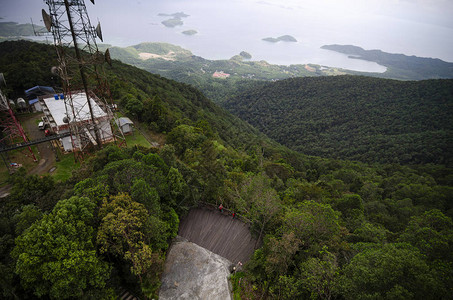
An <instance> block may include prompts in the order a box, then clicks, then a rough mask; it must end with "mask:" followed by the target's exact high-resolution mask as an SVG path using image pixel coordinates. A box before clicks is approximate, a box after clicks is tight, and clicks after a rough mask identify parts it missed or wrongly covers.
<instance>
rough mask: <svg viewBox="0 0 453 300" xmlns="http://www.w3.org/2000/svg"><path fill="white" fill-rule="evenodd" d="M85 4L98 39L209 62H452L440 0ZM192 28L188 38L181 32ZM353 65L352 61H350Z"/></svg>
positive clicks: (30, 7) (37, 19)
mask: <svg viewBox="0 0 453 300" xmlns="http://www.w3.org/2000/svg"><path fill="white" fill-rule="evenodd" d="M95 2H96V5H92V3H91V2H90V1H86V6H87V9H88V12H89V15H90V19H91V22H92V24H93V25H95V24H96V23H97V21H98V20H99V21H100V22H101V25H102V29H103V36H104V43H108V44H112V45H115V46H122V47H124V46H130V45H134V44H137V43H140V42H168V43H172V44H176V45H179V46H181V47H183V48H186V49H188V50H191V51H192V52H193V53H194V54H195V55H199V56H202V57H204V58H208V59H228V58H230V57H231V56H233V55H236V54H238V53H239V52H240V51H247V52H249V53H251V54H252V56H253V59H254V60H261V59H263V60H267V61H269V62H271V63H280V64H296V63H317V64H324V65H332V64H334V65H333V66H335V64H337V66H339V67H342V66H343V65H346V66H353V67H354V65H353V64H358V65H357V67H356V69H361V68H365V69H367V70H368V69H369V70H371V71H378V69H379V67H380V66H377V64H375V65H373V63H371V62H363V61H359V62H353V61H354V60H351V59H348V58H347V57H345V56H344V55H341V54H337V53H334V52H331V51H327V50H322V49H319V47H321V46H322V45H325V44H343V45H346V44H351V45H356V46H359V47H362V48H364V49H367V50H369V49H380V50H382V51H385V52H389V53H403V54H406V55H416V56H419V57H432V58H439V59H442V60H444V61H448V62H453V51H452V50H453V39H452V38H451V37H452V36H453V20H452V19H453V18H451V16H452V15H453V3H451V2H450V1H446V0H404V1H399V0H381V1H377V0H367V1H357V0H341V1H334V0H323V1H315V0H305V1H295V0H286V1H281V0H262V1H259V0H241V1H239V0H229V1H221V0H193V1H186V0H155V1H152V2H148V1H131V2H129V3H127V4H124V1H120V0H111V1H107V0H96V1H95ZM0 3H1V4H2V8H3V9H2V12H1V13H0V17H2V20H0V21H15V22H19V23H29V22H30V18H33V22H34V23H35V24H38V25H42V21H41V9H43V8H44V9H46V10H48V7H47V5H46V4H45V2H44V1H32V0H14V1H13V0H0ZM176 12H184V13H186V14H187V15H189V16H188V17H187V18H184V19H182V20H183V22H184V24H183V25H182V26H177V27H174V28H167V27H165V26H164V25H162V23H161V22H162V21H163V20H165V17H162V16H158V14H159V13H167V14H172V13H176ZM188 29H194V30H197V31H198V33H197V34H196V35H194V36H186V35H184V34H182V33H181V32H182V31H184V30H188ZM286 34H288V35H292V36H294V37H295V38H296V39H297V41H298V42H297V43H283V42H280V43H278V44H271V43H268V42H263V41H262V40H261V39H262V38H265V37H277V36H281V35H286ZM351 64H352V65H351Z"/></svg>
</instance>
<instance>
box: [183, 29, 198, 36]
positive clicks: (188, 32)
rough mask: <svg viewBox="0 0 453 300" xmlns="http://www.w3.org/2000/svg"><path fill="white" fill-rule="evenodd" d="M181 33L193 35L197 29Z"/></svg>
mask: <svg viewBox="0 0 453 300" xmlns="http://www.w3.org/2000/svg"><path fill="white" fill-rule="evenodd" d="M182 33H183V34H185V35H195V34H197V33H198V31H196V30H193V29H190V30H186V31H183V32H182Z"/></svg>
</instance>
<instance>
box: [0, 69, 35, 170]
mask: <svg viewBox="0 0 453 300" xmlns="http://www.w3.org/2000/svg"><path fill="white" fill-rule="evenodd" d="M4 86H6V82H5V78H4V77H3V73H0V130H1V132H0V147H6V146H9V145H12V144H14V143H20V142H27V141H28V139H27V136H26V135H25V132H24V130H23V129H22V126H21V125H20V123H19V122H18V121H17V119H16V117H15V116H14V112H13V110H12V109H11V105H10V103H9V101H8V99H6V96H5V95H4V94H3V92H2V90H1V89H2V88H3V87H4ZM28 151H29V152H30V153H29V154H27V153H26V152H24V154H25V155H26V156H29V157H31V158H33V160H34V161H35V162H36V161H37V159H36V157H35V154H34V153H33V151H32V150H31V147H30V146H28ZM3 155H4V154H3V153H2V159H3V161H4V162H5V164H6V166H7V168H8V169H10V166H9V165H8V162H7V161H8V159H6V158H5V157H4V156H3Z"/></svg>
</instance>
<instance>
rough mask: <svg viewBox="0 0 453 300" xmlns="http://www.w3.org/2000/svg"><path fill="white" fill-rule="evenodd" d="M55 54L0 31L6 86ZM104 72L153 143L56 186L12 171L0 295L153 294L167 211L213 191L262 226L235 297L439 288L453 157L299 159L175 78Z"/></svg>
mask: <svg viewBox="0 0 453 300" xmlns="http://www.w3.org/2000/svg"><path fill="white" fill-rule="evenodd" d="M5 50H7V51H5ZM52 53H53V51H52V48H51V47H49V46H44V45H39V44H34V43H22V42H20V43H7V44H3V43H0V70H2V71H3V72H5V73H6V74H7V76H6V78H7V81H8V87H9V91H8V92H9V93H16V95H20V89H21V88H22V87H24V86H27V85H28V84H30V82H33V76H32V75H30V74H33V72H34V71H35V70H36V80H37V81H40V82H43V83H47V84H52V79H51V78H50V77H49V73H50V66H51V64H52V63H53V60H54V59H55V56H54V54H52ZM46 56H47V59H42V60H41V59H39V57H46ZM5 57H6V58H5ZM17 69H23V70H22V71H23V73H22V74H23V76H22V77H20V76H17V75H14V74H15V72H16V71H17ZM38 70H43V71H42V73H40V72H38ZM46 70H49V71H46ZM47 72H49V73H47ZM107 72H108V76H109V78H110V82H111V85H112V91H113V94H114V98H115V100H116V101H117V103H118V104H119V106H120V107H121V108H122V109H124V111H125V112H126V113H127V114H129V116H131V117H132V118H134V119H140V120H141V121H142V122H143V124H146V125H147V126H149V128H150V129H152V130H155V131H157V132H160V133H161V134H163V135H165V136H166V143H165V145H162V147H160V148H151V149H148V148H138V147H130V148H118V147H116V146H114V145H112V146H109V147H105V148H104V149H103V150H101V151H98V152H97V153H93V154H92V155H91V156H90V157H89V158H88V159H86V160H85V162H84V163H83V164H82V166H81V167H80V168H79V169H77V170H74V172H73V175H72V177H71V178H70V179H69V180H67V181H65V182H57V181H55V179H54V178H53V177H50V176H48V175H43V176H36V175H35V176H25V170H23V169H21V170H20V171H19V172H18V173H16V174H15V175H14V176H11V177H10V179H9V182H10V183H11V185H12V186H13V187H12V190H11V194H10V195H9V196H8V197H6V198H2V200H1V201H0V224H1V226H0V239H1V243H0V244H1V247H0V252H1V255H0V273H1V274H3V275H4V276H2V278H1V280H0V288H1V293H2V297H4V298H6V299H32V298H36V297H37V296H38V297H42V298H45V299H47V298H50V299H67V298H80V299H112V298H117V297H118V296H119V293H120V292H121V290H122V289H123V288H125V289H127V290H128V291H130V292H132V293H133V294H135V295H138V296H140V297H141V298H143V299H144V298H147V297H148V298H156V296H157V293H158V289H159V287H160V274H161V272H162V268H163V264H164V261H165V253H166V250H167V249H168V246H169V244H170V242H171V238H173V237H174V236H175V234H176V232H177V229H178V224H179V220H180V218H181V217H183V216H184V215H185V214H186V213H187V211H188V209H190V207H193V206H195V205H197V203H199V202H200V201H203V202H210V203H213V204H219V203H222V204H223V206H224V207H226V208H229V209H231V210H234V211H235V212H237V213H238V215H239V216H240V217H244V218H245V219H248V220H250V226H251V229H252V231H253V234H254V235H256V236H257V237H258V236H259V235H260V234H262V235H263V236H264V239H263V244H262V246H261V247H260V248H258V249H257V250H256V251H255V253H254V256H253V258H252V259H251V260H250V261H249V262H248V263H247V264H246V265H245V266H244V268H243V269H242V270H241V271H240V272H237V273H236V274H235V275H234V276H233V277H232V278H231V280H232V284H233V290H234V293H235V297H239V298H241V299H365V298H367V299H371V298H377V299H395V298H399V299H448V298H450V297H451V292H452V290H453V275H452V273H451V270H452V266H453V257H452V254H453V223H452V219H451V217H452V215H453V203H452V199H453V187H452V186H453V182H452V176H451V174H452V170H451V169H447V168H445V167H444V166H441V165H433V164H427V165H421V164H419V165H413V166H401V165H399V164H373V165H367V164H364V163H360V162H351V161H342V160H335V159H327V158H320V157H309V156H306V155H303V154H300V153H296V152H294V151H291V150H288V149H287V148H285V147H283V146H279V145H278V144H276V143H274V142H271V141H269V140H267V139H266V138H265V137H262V136H257V135H255V134H254V130H253V129H251V128H250V127H248V126H246V125H243V123H242V121H240V120H237V119H235V118H234V117H232V116H231V114H229V113H228V112H225V111H223V110H221V109H220V108H218V107H217V106H216V105H215V104H213V103H212V102H210V101H209V100H208V99H206V98H205V97H204V96H203V95H202V94H201V93H200V92H198V91H197V90H195V89H194V88H192V87H190V86H188V85H185V84H181V83H177V82H174V81H171V80H168V79H165V78H161V77H159V76H156V75H152V74H148V73H146V72H145V71H142V70H139V69H137V68H135V67H131V66H127V65H124V64H121V63H119V62H114V64H113V67H112V68H111V69H110V68H107ZM12 76H16V77H14V79H11V77H12ZM343 79H344V78H343ZM346 79H347V78H346ZM29 81H30V82H29ZM370 88H371V87H370ZM238 126H240V127H238Z"/></svg>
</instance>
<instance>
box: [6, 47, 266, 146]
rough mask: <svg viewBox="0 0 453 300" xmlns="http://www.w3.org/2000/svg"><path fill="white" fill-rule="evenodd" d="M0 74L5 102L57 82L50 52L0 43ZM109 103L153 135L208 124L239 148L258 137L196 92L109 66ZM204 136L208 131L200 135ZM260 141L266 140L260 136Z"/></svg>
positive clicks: (123, 67)
mask: <svg viewBox="0 0 453 300" xmlns="http://www.w3.org/2000/svg"><path fill="white" fill-rule="evenodd" d="M0 53H1V55H0V70H1V71H0V72H3V73H4V75H5V78H6V81H7V87H6V88H5V92H6V93H7V94H8V95H9V97H10V98H17V97H23V94H24V90H26V89H29V88H31V87H33V86H35V85H49V86H53V87H55V89H56V90H58V89H59V86H60V82H59V79H58V78H56V77H55V75H52V74H51V72H50V68H51V67H52V66H55V65H57V60H56V52H55V49H54V47H53V46H50V45H45V44H40V43H34V42H28V41H17V42H9V41H7V42H2V43H0ZM105 71H106V76H107V77H108V79H109V82H110V88H111V91H112V97H113V99H114V101H115V102H117V103H118V104H120V106H121V107H122V109H124V110H125V112H126V113H128V114H129V115H130V116H131V117H133V118H134V119H136V120H138V121H140V122H142V123H144V124H146V126H148V127H149V128H150V129H152V130H155V131H158V132H169V131H170V130H171V129H172V128H174V127H175V126H177V125H179V124H182V123H196V122H199V124H200V126H201V127H203V125H202V124H203V123H204V122H207V121H208V123H209V124H211V125H212V126H213V127H214V128H215V129H216V131H217V132H218V133H219V134H220V136H221V138H222V139H224V140H226V141H227V142H228V143H233V144H235V145H237V146H238V145H242V144H243V142H244V141H250V140H253V139H254V138H251V137H250V134H252V133H253V136H257V135H259V132H258V131H257V130H256V129H254V128H252V127H251V126H250V125H248V124H247V123H246V122H243V121H241V120H240V119H239V118H236V117H233V116H232V115H231V114H230V113H228V112H226V110H224V109H222V108H220V107H219V106H218V105H216V104H214V103H213V102H211V101H210V100H208V99H207V98H206V97H205V96H204V95H203V94H202V93H201V92H200V91H198V90H197V89H195V88H193V87H192V86H190V85H188V84H184V83H178V82H175V81H172V80H169V79H167V78H164V77H161V76H159V75H155V74H151V73H149V72H146V71H144V70H141V69H138V68H134V67H131V66H129V65H126V64H124V63H121V62H120V61H117V60H114V61H113V65H112V67H110V66H108V65H107V66H106V67H105ZM206 130H208V129H206ZM260 139H265V140H268V139H267V138H265V137H264V135H261V137H260Z"/></svg>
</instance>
